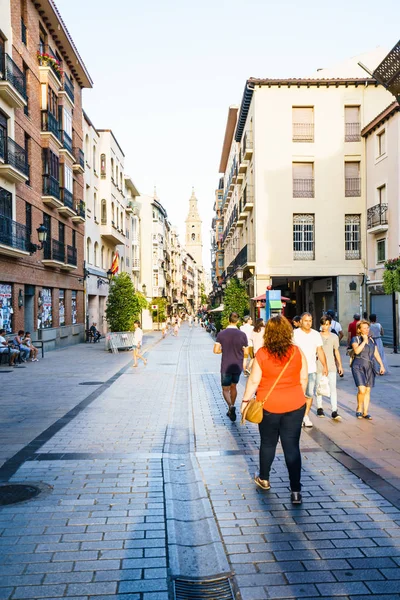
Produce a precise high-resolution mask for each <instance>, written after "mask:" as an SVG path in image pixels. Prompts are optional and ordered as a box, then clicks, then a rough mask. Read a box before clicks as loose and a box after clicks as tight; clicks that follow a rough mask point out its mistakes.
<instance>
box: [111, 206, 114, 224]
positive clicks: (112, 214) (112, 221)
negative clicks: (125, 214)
mask: <svg viewBox="0 0 400 600" xmlns="http://www.w3.org/2000/svg"><path fill="white" fill-rule="evenodd" d="M111 225H115V212H114V202H111Z"/></svg>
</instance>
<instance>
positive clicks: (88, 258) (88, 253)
mask: <svg viewBox="0 0 400 600" xmlns="http://www.w3.org/2000/svg"><path fill="white" fill-rule="evenodd" d="M91 261H92V240H91V239H90V238H88V239H87V240H86V262H87V263H89V264H91Z"/></svg>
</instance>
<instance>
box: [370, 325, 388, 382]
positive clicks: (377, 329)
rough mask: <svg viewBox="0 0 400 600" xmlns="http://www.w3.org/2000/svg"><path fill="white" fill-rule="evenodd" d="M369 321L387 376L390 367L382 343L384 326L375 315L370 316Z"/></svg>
mask: <svg viewBox="0 0 400 600" xmlns="http://www.w3.org/2000/svg"><path fill="white" fill-rule="evenodd" d="M369 321H370V326H369V332H370V334H371V336H372V339H373V340H374V342H375V344H376V346H377V348H378V352H379V356H380V357H381V359H382V363H383V366H384V367H385V374H386V375H387V374H388V373H389V365H388V362H387V358H386V353H385V348H384V346H383V342H382V336H383V335H384V333H385V332H384V330H383V327H382V325H381V324H380V323H378V322H377V320H376V315H375V314H372V315H369Z"/></svg>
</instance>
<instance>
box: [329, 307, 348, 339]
mask: <svg viewBox="0 0 400 600" xmlns="http://www.w3.org/2000/svg"><path fill="white" fill-rule="evenodd" d="M326 314H327V316H328V317H330V318H331V332H332V333H334V334H335V335H337V336H338V338H339V342H341V341H342V339H343V336H344V333H343V329H342V326H341V324H340V323H339V321H335V311H334V310H327V311H326Z"/></svg>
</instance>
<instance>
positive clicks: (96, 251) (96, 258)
mask: <svg viewBox="0 0 400 600" xmlns="http://www.w3.org/2000/svg"><path fill="white" fill-rule="evenodd" d="M98 261H99V244H98V243H97V242H95V243H94V252H93V263H94V266H95V267H98V266H99V262H98Z"/></svg>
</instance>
